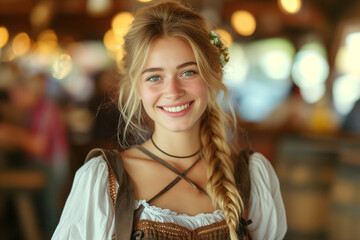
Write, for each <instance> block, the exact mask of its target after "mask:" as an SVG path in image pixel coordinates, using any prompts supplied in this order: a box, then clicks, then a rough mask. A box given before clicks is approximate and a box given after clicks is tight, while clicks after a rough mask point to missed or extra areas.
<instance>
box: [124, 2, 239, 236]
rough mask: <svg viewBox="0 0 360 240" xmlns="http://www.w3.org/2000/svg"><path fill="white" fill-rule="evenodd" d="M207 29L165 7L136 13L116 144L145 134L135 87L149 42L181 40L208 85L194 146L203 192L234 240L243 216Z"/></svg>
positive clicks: (189, 14) (175, 6) (187, 12)
mask: <svg viewBox="0 0 360 240" xmlns="http://www.w3.org/2000/svg"><path fill="white" fill-rule="evenodd" d="M210 30H211V27H210V26H209V25H208V23H207V21H205V19H204V18H203V17H202V16H201V15H200V14H198V13H196V12H195V11H192V10H191V9H189V8H187V7H185V6H183V5H181V4H179V3H176V2H173V1H167V2H162V3H159V4H157V5H155V6H151V7H147V8H143V9H141V10H140V11H139V12H138V13H137V14H136V15H135V18H134V21H133V23H132V25H131V27H130V29H129V32H128V33H127V35H126V36H125V43H124V50H125V56H124V58H123V63H124V69H125V71H124V72H125V73H124V76H123V79H122V82H121V85H120V92H119V109H120V112H121V115H122V118H123V119H122V120H123V123H124V126H123V128H122V130H123V134H122V136H121V139H119V140H120V144H121V146H122V147H123V148H127V147H129V145H130V144H131V143H129V142H128V137H129V133H130V134H132V135H133V136H139V135H141V134H144V133H145V132H146V131H145V130H144V128H143V127H142V126H143V124H144V123H145V122H144V121H146V120H144V119H146V118H144V111H143V109H142V104H141V100H140V97H139V93H138V90H137V89H138V88H137V86H138V85H137V83H138V79H139V78H140V74H141V71H140V70H141V69H143V67H144V64H145V60H146V58H147V55H148V51H149V47H150V45H151V43H152V41H153V40H154V39H155V38H158V37H161V36H172V37H178V38H181V39H184V40H186V41H187V42H188V43H189V45H190V46H191V48H192V50H193V52H194V55H195V59H196V62H197V64H198V67H199V72H200V75H201V77H202V79H203V80H204V81H205V82H206V84H207V85H208V95H209V96H208V106H207V109H206V110H205V112H204V114H203V116H202V119H201V127H200V128H201V129H200V140H201V147H202V151H201V153H202V156H203V158H204V159H206V160H207V163H208V164H207V165H208V169H207V173H208V185H207V190H208V193H209V195H210V197H211V198H212V200H213V203H214V205H216V206H218V207H219V208H220V209H221V210H222V211H223V213H224V215H225V219H226V222H227V225H228V227H229V231H230V237H231V239H232V240H234V239H238V237H237V233H236V230H237V227H238V226H239V219H240V217H241V216H242V215H243V212H244V204H243V199H242V197H241V196H240V193H239V190H238V188H237V187H236V183H235V178H234V163H233V161H232V159H231V152H230V149H229V147H228V145H227V143H226V134H225V128H226V126H227V123H228V122H229V120H230V118H229V116H228V114H226V113H225V112H224V110H223V108H222V107H221V106H220V104H219V103H218V101H217V99H218V95H219V94H220V93H221V92H223V93H224V95H225V96H226V94H227V89H226V87H225V85H224V84H223V82H222V76H223V75H222V67H221V64H220V61H219V49H217V48H216V47H215V46H214V45H212V44H211V43H210V37H209V34H210Z"/></svg>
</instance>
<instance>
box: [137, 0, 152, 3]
mask: <svg viewBox="0 0 360 240" xmlns="http://www.w3.org/2000/svg"><path fill="white" fill-rule="evenodd" d="M151 1H152V0H138V2H143V3H147V2H151Z"/></svg>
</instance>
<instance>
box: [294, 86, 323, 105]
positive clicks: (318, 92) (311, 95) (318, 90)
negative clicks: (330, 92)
mask: <svg viewBox="0 0 360 240" xmlns="http://www.w3.org/2000/svg"><path fill="white" fill-rule="evenodd" d="M325 90H326V86H325V84H324V83H319V84H314V85H311V86H309V87H303V88H300V94H301V97H302V98H303V99H304V100H305V102H307V103H310V104H312V103H316V102H318V101H319V100H320V99H321V98H322V97H323V96H324V95H325Z"/></svg>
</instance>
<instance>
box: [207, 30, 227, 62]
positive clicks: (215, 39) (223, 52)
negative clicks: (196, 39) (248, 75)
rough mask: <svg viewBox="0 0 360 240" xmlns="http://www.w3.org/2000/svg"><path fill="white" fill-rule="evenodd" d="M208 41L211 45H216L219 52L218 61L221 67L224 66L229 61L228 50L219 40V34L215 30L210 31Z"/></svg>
mask: <svg viewBox="0 0 360 240" xmlns="http://www.w3.org/2000/svg"><path fill="white" fill-rule="evenodd" d="M210 42H211V44H212V45H214V46H215V47H217V48H218V49H219V52H220V57H219V61H220V64H221V66H222V67H224V66H225V64H226V63H227V62H229V59H230V58H229V50H228V48H227V47H225V46H224V43H223V42H222V41H221V36H220V35H219V34H217V33H216V32H215V31H211V32H210Z"/></svg>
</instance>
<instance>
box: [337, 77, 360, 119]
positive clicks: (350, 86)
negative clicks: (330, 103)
mask: <svg viewBox="0 0 360 240" xmlns="http://www.w3.org/2000/svg"><path fill="white" fill-rule="evenodd" d="M333 98H334V106H335V109H336V110H337V112H338V113H340V114H341V115H346V114H348V113H349V112H350V111H351V109H352V108H353V106H354V103H355V102H356V101H357V100H358V99H359V98H360V78H359V77H358V76H355V75H350V74H347V75H342V76H340V77H338V78H336V79H335V81H334V84H333Z"/></svg>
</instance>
